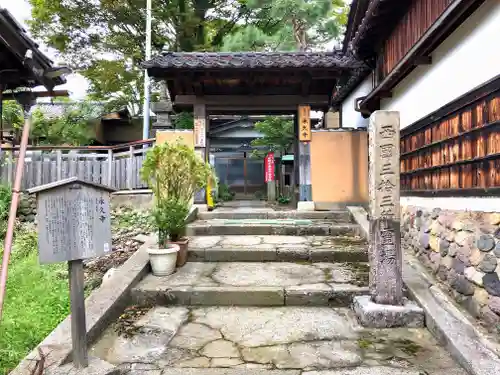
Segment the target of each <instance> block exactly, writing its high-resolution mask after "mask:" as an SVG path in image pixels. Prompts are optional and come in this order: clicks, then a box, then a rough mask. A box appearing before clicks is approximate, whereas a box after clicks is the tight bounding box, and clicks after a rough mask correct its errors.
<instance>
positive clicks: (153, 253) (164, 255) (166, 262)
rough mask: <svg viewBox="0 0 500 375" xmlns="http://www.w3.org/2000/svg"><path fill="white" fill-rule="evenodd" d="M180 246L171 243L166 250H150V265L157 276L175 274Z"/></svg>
mask: <svg viewBox="0 0 500 375" xmlns="http://www.w3.org/2000/svg"><path fill="white" fill-rule="evenodd" d="M179 250H180V248H179V245H176V244H172V243H169V244H168V245H167V247H166V248H164V249H148V254H149V263H151V270H152V272H153V275H155V276H168V275H171V274H173V273H174V271H175V265H176V263H177V254H178V253H179Z"/></svg>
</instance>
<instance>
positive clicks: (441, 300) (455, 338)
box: [348, 207, 500, 375]
mask: <svg viewBox="0 0 500 375" xmlns="http://www.w3.org/2000/svg"><path fill="white" fill-rule="evenodd" d="M348 209H349V210H351V207H348ZM351 212H352V213H353V216H354V220H355V221H357V222H358V224H359V225H360V227H361V228H362V230H363V232H364V233H365V236H366V237H367V235H368V233H369V229H368V228H369V227H368V220H367V219H366V211H365V212H364V213H363V212H361V210H359V207H356V210H355V212H353V211H351ZM363 218H364V220H363ZM403 260H404V261H403V281H404V283H405V285H406V287H407V288H408V292H409V294H410V296H411V297H412V298H413V299H414V300H415V301H416V302H417V303H418V304H419V305H420V306H421V307H422V308H423V309H424V313H425V324H426V327H427V329H428V330H429V331H430V332H431V333H432V334H433V335H434V336H435V337H436V338H437V339H438V341H439V342H440V343H441V344H442V345H444V347H445V348H446V349H447V350H448V351H449V352H450V354H451V355H452V357H453V358H454V359H455V360H456V361H457V362H458V363H459V364H460V365H461V366H462V367H463V368H464V369H465V370H466V371H467V372H468V373H469V374H471V375H492V374H500V357H499V355H498V354H497V353H495V352H494V351H493V350H492V349H493V348H496V345H495V344H493V343H491V342H489V341H488V340H487V339H486V338H485V337H484V336H483V335H481V333H480V332H479V331H478V330H477V329H476V328H475V327H474V326H473V325H472V323H471V322H470V321H469V320H468V319H467V317H466V316H465V315H464V314H463V313H462V312H461V311H460V310H459V309H458V308H457V307H456V306H455V305H454V304H453V302H451V300H450V299H449V298H448V297H447V296H446V295H445V294H444V293H443V292H442V291H441V290H440V289H439V287H438V284H437V283H436V281H435V280H434V278H432V277H431V276H429V275H428V274H427V272H426V271H425V270H424V269H423V268H422V266H421V265H420V263H419V262H418V261H417V260H415V259H414V258H412V256H410V255H409V254H404V259H403Z"/></svg>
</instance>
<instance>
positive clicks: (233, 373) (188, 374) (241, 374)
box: [161, 368, 397, 375]
mask: <svg viewBox="0 0 500 375" xmlns="http://www.w3.org/2000/svg"><path fill="white" fill-rule="evenodd" d="M301 372H302V370H263V369H252V368H242V369H234V368H167V369H165V370H163V372H162V373H161V374H162V375H300V373H301ZM396 375H397V374H396Z"/></svg>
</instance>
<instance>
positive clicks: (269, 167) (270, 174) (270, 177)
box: [264, 152, 276, 202]
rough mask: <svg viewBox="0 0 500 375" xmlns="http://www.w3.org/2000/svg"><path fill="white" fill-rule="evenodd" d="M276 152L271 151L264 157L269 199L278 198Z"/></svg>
mask: <svg viewBox="0 0 500 375" xmlns="http://www.w3.org/2000/svg"><path fill="white" fill-rule="evenodd" d="M274 168H275V166H274V152H269V153H268V154H267V155H266V157H265V158H264V181H265V182H266V184H267V200H268V201H269V202H274V201H275V200H276V179H275V176H274Z"/></svg>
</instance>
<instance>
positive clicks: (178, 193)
mask: <svg viewBox="0 0 500 375" xmlns="http://www.w3.org/2000/svg"><path fill="white" fill-rule="evenodd" d="M141 178H142V179H143V181H145V182H146V183H147V184H148V186H149V187H150V188H151V190H152V191H153V194H154V197H155V209H154V213H153V216H154V219H155V222H156V226H157V227H158V229H159V231H160V242H161V241H163V239H164V237H165V236H166V234H168V236H170V237H171V238H172V237H176V236H179V235H180V234H181V233H182V231H183V229H184V226H185V222H184V219H185V218H186V215H187V213H188V211H189V207H190V206H191V200H192V199H193V197H194V194H195V193H196V192H197V191H199V190H200V189H202V188H205V187H206V186H207V183H208V182H209V181H210V182H212V181H213V180H214V179H215V177H214V172H213V170H212V167H211V166H210V164H209V163H206V162H205V161H204V160H203V159H202V158H201V157H200V156H199V155H198V154H197V153H196V152H195V151H194V149H193V148H192V147H190V146H188V145H185V144H183V143H181V141H180V140H178V141H177V142H171V143H163V144H161V145H156V146H155V147H153V148H152V149H151V150H150V151H149V152H148V153H147V154H146V159H145V160H144V162H143V165H142V169H141ZM181 217H182V220H181Z"/></svg>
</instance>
